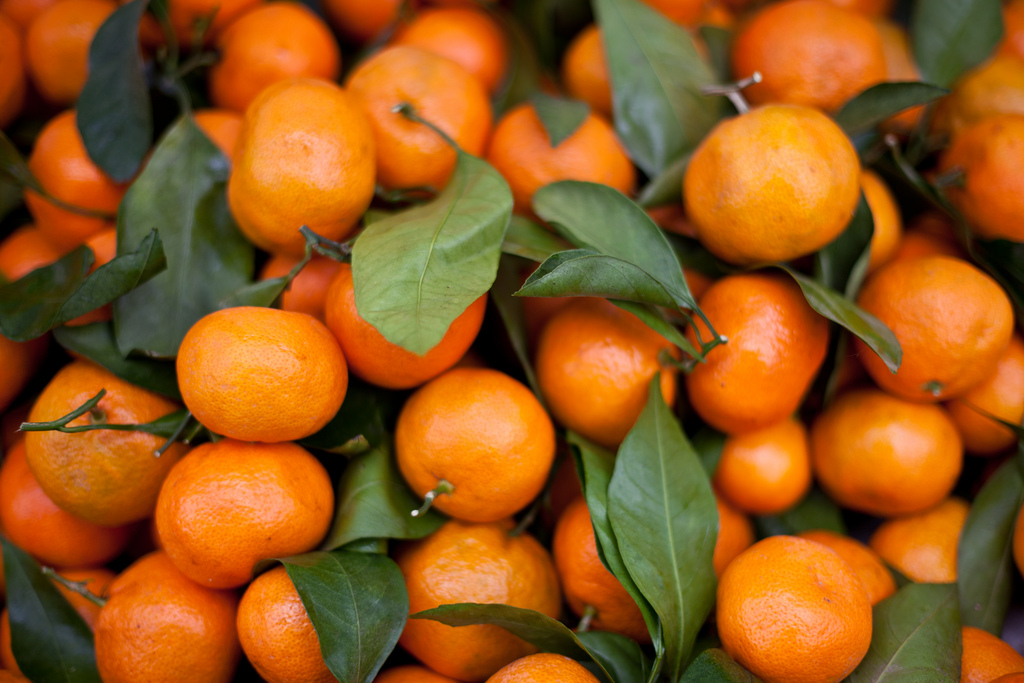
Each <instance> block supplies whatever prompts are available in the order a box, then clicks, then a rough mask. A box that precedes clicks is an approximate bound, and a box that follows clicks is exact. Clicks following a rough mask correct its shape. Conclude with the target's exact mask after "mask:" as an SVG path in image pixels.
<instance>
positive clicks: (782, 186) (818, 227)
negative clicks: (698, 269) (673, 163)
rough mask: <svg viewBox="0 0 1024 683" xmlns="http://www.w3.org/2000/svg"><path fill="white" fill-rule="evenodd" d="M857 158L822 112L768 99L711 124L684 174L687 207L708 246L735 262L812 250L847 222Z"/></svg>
mask: <svg viewBox="0 0 1024 683" xmlns="http://www.w3.org/2000/svg"><path fill="white" fill-rule="evenodd" d="M859 178H860V162H859V161H858V160H857V152H856V151H855V150H854V148H853V145H852V144H851V143H850V140H849V138H847V137H846V134H845V133H843V131H842V130H841V129H840V128H839V127H838V126H837V125H836V124H835V123H834V122H833V121H832V120H831V119H829V118H828V117H827V116H825V115H824V114H822V113H821V112H819V111H816V110H814V109H809V108H807V107H799V106H794V105H768V106H765V107H760V108H757V109H753V110H751V111H750V112H748V113H746V114H742V115H740V116H737V117H735V118H732V119H726V120H724V121H722V122H721V123H719V124H718V125H717V126H715V128H714V129H712V131H711V132H710V133H709V134H708V136H707V137H705V138H704V140H703V142H701V144H700V146H698V147H697V150H696V151H695V152H694V153H693V157H692V158H691V159H690V164H689V166H688V168H687V171H686V175H685V176H684V178H683V198H684V201H685V203H686V214H687V216H688V217H689V219H690V222H691V223H692V224H693V227H694V229H695V230H696V232H697V238H698V239H699V240H700V241H701V243H703V244H704V246H705V247H707V248H708V250H709V251H711V253H713V254H715V255H716V256H718V257H719V258H721V259H723V260H725V261H728V262H729V263H733V264H736V265H750V264H754V263H768V262H774V261H788V260H790V259H793V258H796V257H798V256H803V255H805V254H809V253H811V252H813V251H817V250H818V249H820V248H821V247H823V246H825V245H826V244H828V243H829V242H831V241H832V240H833V239H835V238H836V237H837V236H838V235H839V234H840V233H841V232H842V231H843V230H844V229H845V228H846V225H847V224H848V223H849V222H850V219H851V217H852V216H853V211H854V209H855V208H856V207H857V202H858V200H859V198H860V187H859V185H858V180H859Z"/></svg>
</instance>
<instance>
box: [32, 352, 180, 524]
mask: <svg viewBox="0 0 1024 683" xmlns="http://www.w3.org/2000/svg"><path fill="white" fill-rule="evenodd" d="M100 389H106V391H107V393H106V395H105V396H104V397H103V398H102V399H100V402H99V403H98V404H97V405H96V407H95V408H93V410H91V411H90V412H88V413H86V414H85V415H83V416H81V417H79V418H77V419H75V420H72V421H71V422H69V423H68V426H71V427H76V426H79V425H86V424H101V423H109V424H145V423H147V422H152V421H154V420H156V419H158V418H161V417H164V416H165V415H167V414H169V413H171V412H174V411H175V410H176V409H177V408H178V406H176V405H175V404H174V403H172V402H171V401H169V400H167V399H165V398H163V397H162V396H158V395H157V394H155V393H153V392H151V391H148V390H146V389H142V388H140V387H137V386H135V385H133V384H129V383H128V382H126V381H124V380H122V379H120V378H118V377H116V376H114V375H113V374H111V373H110V372H107V371H106V370H104V369H103V368H101V367H99V366H97V365H93V364H92V363H90V362H87V361H75V362H73V363H70V364H68V365H66V366H64V367H63V368H62V369H61V370H60V372H58V373H57V374H56V375H55V376H54V377H53V379H51V380H50V383H49V384H47V385H46V388H45V389H43V392H42V393H41V394H40V395H39V398H38V399H36V402H35V405H33V406H32V412H31V413H29V421H31V422H48V421H50V420H56V419H57V418H59V417H62V416H64V415H67V414H68V413H70V412H71V411H73V410H75V409H76V408H78V407H79V406H81V405H82V404H83V403H85V402H86V401H88V400H89V399H90V398H92V397H93V396H95V395H96V394H97V393H99V391H100ZM164 441H165V439H164V438H163V437H160V436H155V435H153V434H146V433H144V432H121V431H111V430H103V429H100V430H94V431H87V432H78V433H73V434H66V433H63V432H57V431H50V432H27V433H26V434H25V452H26V455H27V456H28V466H29V468H30V469H31V470H32V474H33V475H35V477H36V479H37V480H38V481H39V485H40V486H41V487H42V489H43V491H45V492H46V495H47V496H49V497H50V499H51V500H53V502H54V503H56V504H57V505H58V506H59V507H60V508H61V509H63V510H66V511H67V512H69V513H71V514H73V515H75V516H76V517H80V518H82V519H84V520H86V521H89V522H93V523H95V524H102V525H104V526H117V525H120V524H127V523H128V522H134V521H137V520H140V519H145V518H146V517H149V516H150V515H151V514H152V512H153V508H154V506H155V505H156V497H157V494H158V493H159V492H160V485H161V484H162V483H163V480H164V477H165V476H166V475H167V471H168V470H170V469H171V467H172V466H173V465H174V463H175V462H177V461H178V459H179V458H180V457H181V456H182V455H184V453H185V450H186V448H185V446H184V445H183V444H179V443H176V444H172V445H171V446H170V447H169V448H168V449H167V450H166V451H164V453H163V455H161V456H160V457H154V451H156V450H157V449H158V448H160V447H161V446H162V445H164Z"/></svg>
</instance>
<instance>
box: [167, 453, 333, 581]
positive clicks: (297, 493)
mask: <svg viewBox="0 0 1024 683" xmlns="http://www.w3.org/2000/svg"><path fill="white" fill-rule="evenodd" d="M333 514H334V491H333V489H332V488H331V478H330V476H329V475H328V474H327V470H326V469H324V466H323V465H321V464H320V461H319V460H317V459H316V458H314V457H313V456H312V455H310V453H309V452H308V451H306V450H305V449H303V448H302V447H300V446H297V445H296V444H294V443H275V444H258V443H246V442H242V441H235V440H233V439H223V440H221V441H218V442H217V443H215V444H213V443H210V444H203V445H201V446H199V447H198V448H196V449H195V450H194V451H192V452H191V453H190V454H189V455H188V456H186V457H185V458H182V460H181V462H179V463H178V464H177V465H175V466H174V468H173V469H172V470H171V472H170V474H168V475H167V479H166V481H165V482H164V486H163V488H162V489H161V490H160V498H159V499H158V500H157V504H156V528H157V532H158V534H159V536H160V541H161V544H162V545H163V548H164V550H166V551H167V556H168V557H169V558H170V559H171V560H172V561H173V562H174V565H175V566H176V567H177V568H178V570H179V571H181V573H182V574H184V575H185V576H187V577H188V578H190V579H192V580H193V581H195V582H197V583H199V584H201V585H203V586H206V587H208V588H234V587H236V586H241V585H242V584H244V583H247V582H248V581H249V580H250V579H252V570H253V567H255V566H256V563H257V562H259V561H260V560H264V559H267V558H272V557H285V556H287V555H298V554H300V553H304V552H306V551H308V550H312V549H313V548H314V547H316V544H317V543H319V542H320V540H321V539H323V537H324V535H325V534H326V533H327V529H328V527H329V526H330V523H331V518H332V517H333Z"/></svg>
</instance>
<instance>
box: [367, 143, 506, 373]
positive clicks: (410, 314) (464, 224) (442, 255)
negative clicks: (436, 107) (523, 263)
mask: <svg viewBox="0 0 1024 683" xmlns="http://www.w3.org/2000/svg"><path fill="white" fill-rule="evenodd" d="M458 158H459V161H458V163H457V164H456V167H455V172H454V174H453V175H452V179H451V180H450V181H449V182H448V185H447V186H446V187H445V189H444V190H443V191H442V192H441V193H440V194H438V195H437V197H435V198H434V199H433V200H431V201H430V202H427V203H426V204H421V205H420V206H415V207H413V208H410V209H406V210H405V211H402V212H400V213H397V214H394V215H392V216H389V217H387V218H384V219H383V220H380V221H377V222H376V223H374V224H372V225H370V226H369V227H368V228H366V230H365V231H364V232H363V233H362V234H361V235H360V236H359V238H358V239H357V240H356V242H355V246H354V248H353V252H352V277H353V281H354V285H355V296H356V308H357V309H359V314H360V315H361V316H362V317H363V318H364V319H365V320H366V321H367V322H368V323H370V324H371V325H373V326H374V327H375V328H377V330H379V331H380V333H381V334H382V335H384V337H385V339H387V340H388V341H390V342H391V343H392V344H398V345H399V346H401V347H402V348H404V349H408V350H409V351H412V352H413V353H417V354H421V355H422V354H425V353H426V352H427V351H429V350H430V349H432V348H433V347H435V346H437V344H438V342H440V341H441V338H442V337H444V335H445V332H447V331H448V327H449V326H450V325H451V324H452V321H454V320H455V318H457V317H459V315H461V314H462V312H463V311H465V310H466V308H467V307H468V306H469V305H470V304H471V303H473V302H474V301H475V300H476V299H478V298H479V297H480V295H482V294H484V293H485V292H486V291H487V290H488V289H490V288H491V285H492V284H494V277H495V274H496V273H497V270H498V258H499V257H500V256H501V244H502V240H503V239H504V236H505V229H506V228H507V227H508V223H509V217H510V216H511V215H512V192H511V190H509V187H508V183H506V182H505V180H504V178H502V177H501V175H500V174H499V173H498V172H497V171H495V170H494V168H492V167H491V165H490V164H488V163H487V162H485V161H483V160H481V159H478V158H476V157H473V156H470V155H468V154H466V153H464V152H461V151H460V152H459V157H458Z"/></svg>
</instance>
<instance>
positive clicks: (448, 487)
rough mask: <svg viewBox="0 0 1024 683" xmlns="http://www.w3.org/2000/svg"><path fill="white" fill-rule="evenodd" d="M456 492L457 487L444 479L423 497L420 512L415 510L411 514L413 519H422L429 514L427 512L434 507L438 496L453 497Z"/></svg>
mask: <svg viewBox="0 0 1024 683" xmlns="http://www.w3.org/2000/svg"><path fill="white" fill-rule="evenodd" d="M454 492H455V485H454V484H452V483H451V482H450V481H448V480H447V479H442V480H441V481H439V482H437V486H435V487H434V488H432V489H431V490H429V491H427V495H425V496H423V505H421V506H420V507H419V509H418V510H413V511H412V512H411V513H410V514H411V515H412V516H413V517H422V516H423V515H425V514H427V510H429V509H430V506H431V505H433V503H434V501H435V500H436V499H437V497H438V496H440V495H441V494H448V495H451V494H452V493H454Z"/></svg>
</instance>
